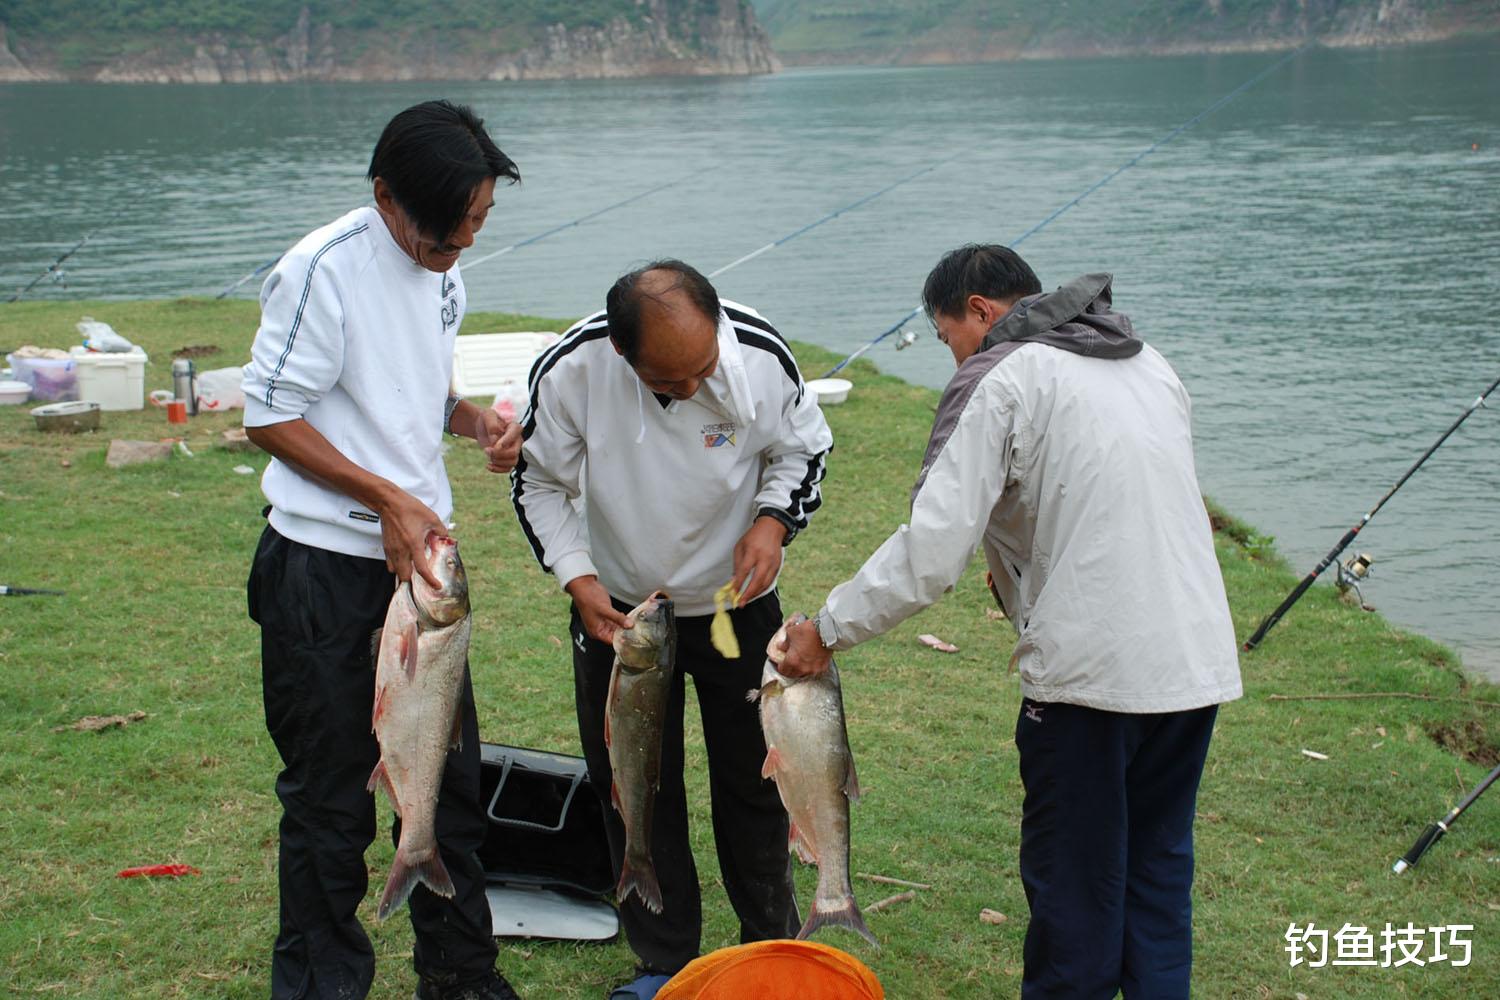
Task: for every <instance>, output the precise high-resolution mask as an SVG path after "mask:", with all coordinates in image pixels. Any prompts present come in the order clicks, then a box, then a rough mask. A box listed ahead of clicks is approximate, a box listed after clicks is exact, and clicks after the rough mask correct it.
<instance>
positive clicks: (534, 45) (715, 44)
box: [0, 0, 780, 83]
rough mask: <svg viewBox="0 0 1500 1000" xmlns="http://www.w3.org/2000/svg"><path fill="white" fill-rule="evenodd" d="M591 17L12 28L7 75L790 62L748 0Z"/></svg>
mask: <svg viewBox="0 0 1500 1000" xmlns="http://www.w3.org/2000/svg"><path fill="white" fill-rule="evenodd" d="M615 6H616V7H617V8H619V9H618V10H617V11H615V12H614V13H613V15H612V16H608V17H594V18H591V19H590V22H591V23H582V24H568V23H563V22H562V21H552V20H549V19H547V17H546V16H545V11H546V7H547V5H546V3H545V2H543V3H542V4H541V5H540V7H541V11H540V14H541V16H537V14H536V13H535V12H534V13H533V14H532V15H531V16H530V17H528V18H527V19H525V20H524V21H521V22H519V23H516V22H507V19H506V7H505V6H504V5H491V10H492V12H493V18H494V21H495V23H494V24H493V25H479V26H475V25H472V24H470V25H468V26H466V27H465V28H464V29H463V30H459V29H454V28H443V27H439V28H431V27H421V26H413V25H410V24H405V25H402V24H397V25H393V26H392V25H384V26H380V27H370V26H365V25H361V24H359V23H358V22H353V23H350V21H349V19H348V18H342V19H341V18H338V17H336V16H334V15H332V14H331V13H328V12H326V11H325V12H324V13H327V14H328V16H325V17H320V13H319V10H318V9H317V8H313V7H311V6H303V7H302V8H301V10H300V12H299V13H298V14H297V15H296V19H295V21H293V22H291V23H289V24H287V25H285V28H284V30H282V31H279V32H276V33H267V32H264V31H262V32H243V31H240V32H236V31H225V30H198V31H184V30H178V29H174V28H168V29H166V30H162V31H154V32H149V33H146V32H141V33H137V34H130V33H129V32H126V33H123V34H122V33H112V34H111V35H110V37H108V38H107V39H105V38H101V37H100V36H99V35H97V34H95V33H74V34H68V33H60V32H57V31H52V32H48V33H43V32H40V31H38V32H36V33H33V34H30V35H28V34H26V33H23V32H22V31H21V30H20V29H18V28H12V29H11V30H10V31H9V32H7V30H6V26H5V25H4V24H0V82H29V81H39V80H76V81H94V82H103V83H245V82H258V83H277V82H284V81H294V80H300V81H309V80H313V81H377V80H485V79H490V80H524V79H570V78H598V77H627V76H654V75H745V74H753V73H771V72H775V71H776V70H777V69H779V68H780V64H779V62H778V61H777V59H776V56H775V54H774V53H773V52H772V51H771V44H770V40H769V39H768V37H767V36H766V33H765V31H764V29H762V28H761V26H760V24H759V22H758V21H757V20H756V17H755V11H754V9H753V7H752V6H751V5H750V2H749V0H624V2H622V3H619V4H616V5H615Z"/></svg>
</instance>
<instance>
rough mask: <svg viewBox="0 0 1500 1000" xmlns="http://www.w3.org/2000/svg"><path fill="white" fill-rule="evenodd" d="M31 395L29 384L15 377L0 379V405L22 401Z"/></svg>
mask: <svg viewBox="0 0 1500 1000" xmlns="http://www.w3.org/2000/svg"><path fill="white" fill-rule="evenodd" d="M30 396H31V386H29V385H27V384H26V383H25V382H18V381H16V380H15V379H4V380H3V381H0V406H8V405H10V404H12V403H24V402H26V400H27V399H28V398H29V397H30Z"/></svg>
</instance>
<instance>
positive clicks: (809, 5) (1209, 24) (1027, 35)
mask: <svg viewBox="0 0 1500 1000" xmlns="http://www.w3.org/2000/svg"><path fill="white" fill-rule="evenodd" d="M755 7H756V10H757V11H758V12H759V14H760V19H761V22H762V23H763V24H764V25H765V26H766V30H767V31H769V32H770V34H771V42H772V44H773V45H774V46H775V47H776V52H777V55H779V56H780V57H781V58H782V59H783V60H784V61H786V62H788V63H843V62H873V63H902V64H914V63H948V62H982V61H988V60H998V59H1024V58H1045V57H1051V56H1073V55H1123V54H1129V53H1151V54H1166V53H1176V52H1208V51H1236V50H1256V49H1274V48H1285V47H1290V46H1295V45H1300V44H1302V43H1303V42H1305V41H1308V40H1311V39H1317V40H1319V41H1321V42H1323V43H1324V44H1328V45H1381V44H1393V43H1398V42H1412V41H1435V40H1438V39H1442V38H1449V37H1453V36H1455V35H1460V34H1466V33H1475V32H1494V31H1500V0H1040V2H1038V0H755Z"/></svg>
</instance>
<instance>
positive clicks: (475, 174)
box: [366, 101, 521, 241]
mask: <svg viewBox="0 0 1500 1000" xmlns="http://www.w3.org/2000/svg"><path fill="white" fill-rule="evenodd" d="M366 177H367V179H368V180H370V181H374V180H375V178H377V177H379V178H381V179H382V180H384V181H385V183H386V186H387V187H389V188H390V190H391V194H392V195H393V196H394V197H395V199H396V204H398V205H400V206H401V208H402V210H403V211H405V212H406V214H407V215H409V216H411V219H412V221H413V222H415V223H416V225H417V229H419V230H420V231H421V233H422V235H424V236H426V237H428V238H429V239H434V240H438V241H445V240H447V238H448V236H449V235H450V234H451V233H452V232H453V231H454V230H455V229H457V228H458V226H459V223H461V222H462V221H463V218H464V213H465V212H467V211H468V209H469V200H470V199H471V198H473V197H474V189H475V188H476V187H478V186H479V185H480V183H481V182H483V181H484V179H485V178H487V177H496V178H499V177H504V178H507V179H508V180H509V181H510V182H511V183H512V184H514V183H515V182H516V181H519V180H520V179H521V171H520V169H519V168H517V166H516V165H515V163H514V162H513V161H512V160H511V158H510V157H508V156H506V155H505V154H504V153H502V152H500V148H499V147H498V146H496V145H495V140H493V139H491V138H490V136H489V133H488V132H486V131H485V130H484V120H483V119H481V118H480V117H479V116H478V115H476V114H474V111H473V109H471V108H469V107H467V106H465V105H462V104H454V103H452V102H450V101H423V102H422V103H421V104H414V105H412V106H411V107H409V108H407V109H406V110H405V111H403V112H401V113H400V114H398V115H397V116H396V117H394V118H392V119H391V120H390V121H389V122H387V123H386V126H385V131H383V132H381V133H380V140H379V141H378V142H376V143H375V153H374V155H373V156H371V157H370V171H369V173H368V174H367V175H366Z"/></svg>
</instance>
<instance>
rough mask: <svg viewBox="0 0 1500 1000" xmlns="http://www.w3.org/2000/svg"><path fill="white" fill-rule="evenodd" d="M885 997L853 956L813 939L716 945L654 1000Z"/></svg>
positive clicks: (853, 999) (877, 982) (855, 999)
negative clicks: (727, 945) (718, 946)
mask: <svg viewBox="0 0 1500 1000" xmlns="http://www.w3.org/2000/svg"><path fill="white" fill-rule="evenodd" d="M747 997H754V998H755V1000H885V991H884V990H883V989H881V988H880V980H878V979H876V978H875V973H873V972H871V971H870V970H869V968H868V967H866V966H865V964H864V963H863V962H861V961H860V960H859V959H857V958H855V957H854V956H853V955H850V954H847V953H846V952H842V951H839V950H838V949H837V948H831V947H829V946H828V945H826V944H819V943H817V942H816V941H780V940H778V941H756V942H754V943H752V944H742V945H737V946H736V947H733V948H721V949H719V950H718V951H715V952H712V953H710V954H707V955H704V956H703V957H701V958H698V959H695V960H694V961H693V962H692V963H690V964H689V965H688V966H687V968H685V969H683V970H682V971H681V972H679V973H677V975H675V976H673V977H672V979H671V981H670V982H668V983H667V985H665V986H663V987H662V988H661V991H660V992H659V993H657V994H656V1000H745V998H747Z"/></svg>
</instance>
